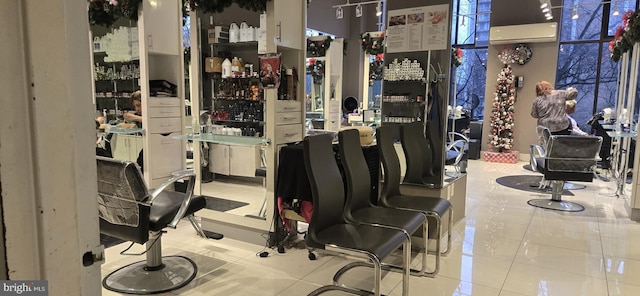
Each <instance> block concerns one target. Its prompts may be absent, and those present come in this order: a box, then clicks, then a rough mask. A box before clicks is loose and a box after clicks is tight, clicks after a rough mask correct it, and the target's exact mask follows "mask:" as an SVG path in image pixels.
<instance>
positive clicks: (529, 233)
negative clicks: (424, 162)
mask: <svg viewBox="0 0 640 296" xmlns="http://www.w3.org/2000/svg"><path fill="white" fill-rule="evenodd" d="M524 164H525V163H518V164H498V163H485V162H482V161H470V163H469V168H468V173H469V178H468V184H467V208H466V218H464V219H463V220H461V221H460V222H458V223H457V224H456V225H455V227H454V229H453V231H454V233H453V245H452V248H453V249H452V251H451V253H450V254H449V255H448V256H447V257H444V258H443V260H442V267H441V270H440V273H439V274H438V276H437V277H436V278H418V277H411V280H410V295H432V296H439V295H447V296H448V295H474V296H523V295H551V296H570V295H581V296H590V295H593V296H604V295H610V296H613V295H640V225H639V224H638V223H635V222H633V221H630V220H629V219H628V214H627V210H626V208H627V204H628V202H629V199H628V197H622V198H616V197H612V193H613V186H614V184H613V182H608V183H606V182H603V181H601V180H594V182H593V183H584V184H586V185H587V188H586V189H582V190H573V191H572V192H573V194H574V196H572V197H566V198H565V199H567V200H572V201H577V202H579V203H581V204H582V205H584V206H585V207H586V210H585V211H584V212H580V213H562V212H556V211H550V210H543V209H538V208H534V207H531V206H529V205H527V203H526V202H527V200H529V199H531V198H539V196H542V194H535V193H530V192H524V191H519V190H515V189H510V188H507V187H504V186H501V185H499V184H497V183H496V182H495V180H496V178H498V177H501V176H506V175H522V174H534V173H532V172H530V171H527V170H525V169H524V168H523V165H524ZM629 187H630V186H628V189H627V190H629ZM544 196H548V195H544ZM136 247H138V249H139V250H141V246H136ZM123 248H124V244H121V245H117V246H114V247H111V248H109V249H107V250H106V253H107V262H106V263H105V264H104V265H103V266H102V271H103V275H106V274H107V273H108V272H110V271H112V270H115V269H116V268H118V267H119V266H122V265H123V264H127V263H129V262H133V261H137V260H140V259H143V258H142V257H131V256H126V257H125V256H121V255H119V254H118V253H119V252H120V251H121V250H122V249H123ZM261 251H263V246H259V245H253V244H249V243H245V242H242V241H236V240H232V239H222V240H219V241H215V240H203V239H200V238H198V237H196V236H195V233H194V231H193V229H192V228H191V226H190V225H189V223H186V221H184V222H183V223H181V224H180V225H179V228H178V229H177V230H169V232H168V233H167V234H166V235H164V237H163V253H164V254H165V255H172V254H181V255H185V256H187V257H190V258H192V259H193V260H194V261H196V263H197V264H198V267H199V271H198V276H197V278H196V279H195V280H194V281H193V282H191V283H190V284H189V285H188V286H186V287H184V288H182V289H179V290H176V291H174V292H173V293H171V294H168V295H224V296H230V295H243V296H245V295H261V296H268V295H278V296H293V295H296V296H298V295H307V293H309V292H310V291H312V290H314V289H316V288H317V287H319V286H321V285H325V284H329V283H330V282H331V279H332V276H333V274H334V272H335V271H336V270H337V269H339V268H340V267H341V266H343V265H344V264H345V262H347V261H348V259H347V258H345V257H342V256H334V255H323V254H320V255H319V256H318V259H317V260H315V261H309V260H308V259H307V251H306V250H305V249H303V248H293V249H288V250H287V252H286V253H284V254H278V253H277V252H276V251H273V250H269V249H268V251H271V254H270V256H269V257H267V258H260V257H257V256H256V254H257V253H259V252H261ZM417 259H418V258H414V264H418V260H417ZM371 274H372V272H371V271H370V270H367V269H364V268H363V269H355V270H352V271H351V272H349V273H347V274H346V275H345V276H344V277H343V279H344V282H345V283H348V284H352V285H358V286H359V287H364V288H371V287H372V283H371V281H370V280H369V279H370V276H371ZM383 277H384V278H383V281H382V291H383V293H385V294H387V295H401V292H402V291H401V290H402V285H401V277H400V275H399V274H396V273H383ZM103 295H116V293H113V292H110V291H107V290H104V289H103ZM324 295H345V294H341V293H337V292H331V293H325V294H324Z"/></svg>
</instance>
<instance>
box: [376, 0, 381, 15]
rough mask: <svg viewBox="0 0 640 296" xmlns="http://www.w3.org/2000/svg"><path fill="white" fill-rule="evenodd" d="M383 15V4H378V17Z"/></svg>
mask: <svg viewBox="0 0 640 296" xmlns="http://www.w3.org/2000/svg"><path fill="white" fill-rule="evenodd" d="M381 15H382V2H378V6H376V16H381Z"/></svg>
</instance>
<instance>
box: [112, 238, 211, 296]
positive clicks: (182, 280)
mask: <svg viewBox="0 0 640 296" xmlns="http://www.w3.org/2000/svg"><path fill="white" fill-rule="evenodd" d="M149 237H150V239H149V241H148V242H147V244H146V246H147V249H148V250H147V252H146V256H147V259H146V260H143V261H138V262H134V263H131V264H129V265H126V266H124V267H121V268H119V269H117V270H115V271H113V272H111V273H110V274H108V275H107V276H106V277H105V278H104V279H103V280H102V286H103V287H105V288H106V289H107V290H111V291H114V292H118V293H125V294H137V295H147V294H158V293H165V292H169V291H173V290H176V289H180V288H182V287H184V286H185V285H187V284H188V283H189V282H191V280H193V279H194V278H195V277H196V274H197V273H198V266H197V265H196V263H195V262H193V260H191V259H189V258H187V257H183V256H164V257H163V256H162V242H161V239H162V233H161V232H151V233H150V236H149Z"/></svg>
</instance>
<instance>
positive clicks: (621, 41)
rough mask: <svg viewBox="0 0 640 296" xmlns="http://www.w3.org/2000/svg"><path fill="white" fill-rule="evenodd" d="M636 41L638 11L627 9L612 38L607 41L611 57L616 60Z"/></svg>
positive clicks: (639, 33) (639, 23) (639, 31)
mask: <svg viewBox="0 0 640 296" xmlns="http://www.w3.org/2000/svg"><path fill="white" fill-rule="evenodd" d="M636 42H640V11H635V12H634V11H632V10H629V11H627V12H625V13H624V14H623V15H622V25H620V26H619V27H618V28H616V32H615V34H614V37H613V40H611V42H609V51H610V54H611V55H610V57H611V59H612V60H613V61H614V62H618V61H619V60H620V58H621V57H622V54H623V53H625V52H627V51H630V50H631V49H632V48H633V45H634V44H635V43H636Z"/></svg>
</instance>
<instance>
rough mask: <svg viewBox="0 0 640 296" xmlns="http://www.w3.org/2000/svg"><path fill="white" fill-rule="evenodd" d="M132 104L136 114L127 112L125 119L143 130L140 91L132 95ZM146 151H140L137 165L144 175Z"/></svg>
mask: <svg viewBox="0 0 640 296" xmlns="http://www.w3.org/2000/svg"><path fill="white" fill-rule="evenodd" d="M131 104H132V105H133V108H134V109H135V112H126V113H124V115H123V117H124V120H125V121H128V122H134V123H135V124H136V126H137V127H139V128H142V93H141V92H140V91H139V90H138V91H135V92H134V93H133V94H132V95H131ZM143 152H144V149H140V153H138V158H137V159H136V163H137V164H138V166H140V171H142V172H143V173H144V157H143Z"/></svg>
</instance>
